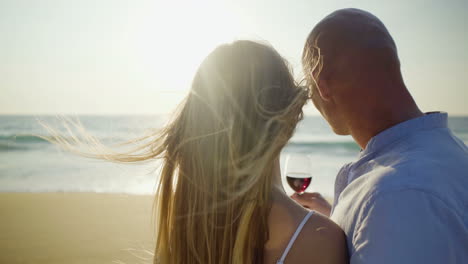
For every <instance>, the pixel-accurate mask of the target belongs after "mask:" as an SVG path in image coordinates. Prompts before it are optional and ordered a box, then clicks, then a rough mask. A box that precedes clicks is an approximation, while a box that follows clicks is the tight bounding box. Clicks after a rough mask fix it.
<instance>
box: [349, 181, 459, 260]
mask: <svg viewBox="0 0 468 264" xmlns="http://www.w3.org/2000/svg"><path fill="white" fill-rule="evenodd" d="M361 215H362V217H361V219H358V221H357V223H356V229H355V232H354V236H353V238H352V242H353V243H352V244H353V246H352V250H351V260H350V263H351V264H364V263H365V264H370V263H381V264H387V263H388V264H390V263H392V264H394V263H399V264H406V263H408V264H409V263H412V264H413V263H426V264H432V263H434V264H435V263H463V261H466V259H465V260H462V259H461V257H464V256H466V253H460V252H466V251H467V250H468V248H466V246H467V245H463V244H464V243H463V242H462V241H460V239H457V237H460V236H461V235H463V236H464V235H465V234H466V232H464V231H463V230H464V229H465V227H464V224H463V221H461V219H460V217H459V216H458V215H457V214H456V213H455V212H454V211H453V210H451V209H450V208H449V207H448V206H447V205H446V204H445V203H444V202H443V201H442V200H440V199H439V198H438V197H437V196H435V195H432V194H430V193H427V192H424V191H419V190H414V189H406V190H400V191H395V192H390V193H386V194H383V195H380V196H376V197H374V199H370V200H369V201H368V203H367V205H365V207H364V210H363V211H362V214H361ZM460 232H461V233H460ZM462 240H464V241H466V240H465V239H462ZM460 242H461V243H460Z"/></svg>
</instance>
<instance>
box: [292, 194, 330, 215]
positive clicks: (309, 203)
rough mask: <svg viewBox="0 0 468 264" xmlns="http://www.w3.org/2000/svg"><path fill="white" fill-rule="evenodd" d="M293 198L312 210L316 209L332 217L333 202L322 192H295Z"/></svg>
mask: <svg viewBox="0 0 468 264" xmlns="http://www.w3.org/2000/svg"><path fill="white" fill-rule="evenodd" d="M291 198H292V199H293V200H295V201H296V202H298V203H299V204H300V205H302V206H304V207H305V208H308V209H310V210H315V211H317V212H319V213H321V214H323V215H325V216H327V217H330V213H331V204H330V203H329V202H328V201H327V200H326V199H325V198H323V196H322V195H321V194H320V193H303V194H297V193H294V194H293V195H291Z"/></svg>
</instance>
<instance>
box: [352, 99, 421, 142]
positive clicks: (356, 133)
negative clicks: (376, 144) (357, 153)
mask: <svg viewBox="0 0 468 264" xmlns="http://www.w3.org/2000/svg"><path fill="white" fill-rule="evenodd" d="M402 109H404V111H402ZM423 115H424V113H423V112H421V111H420V110H419V108H418V107H417V106H416V105H413V106H412V107H407V108H400V109H396V110H395V111H392V112H386V113H379V112H373V113H368V116H360V117H359V118H356V119H355V120H354V122H351V124H350V134H351V136H352V137H353V138H354V140H355V141H356V143H357V144H358V145H359V146H360V147H361V148H362V149H365V148H366V146H367V143H368V142H369V141H370V140H371V139H372V138H373V137H375V136H376V135H378V134H379V133H381V132H383V131H385V130H387V129H389V128H391V127H393V126H395V125H398V124H400V123H402V122H405V121H407V120H410V119H413V118H417V117H420V116H423Z"/></svg>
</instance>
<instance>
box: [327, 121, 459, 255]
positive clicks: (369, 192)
mask: <svg viewBox="0 0 468 264" xmlns="http://www.w3.org/2000/svg"><path fill="white" fill-rule="evenodd" d="M331 218H332V219H333V220H334V221H335V222H336V223H338V224H339V225H340V226H341V228H343V230H344V231H345V233H346V235H347V242H348V248H349V253H350V258H351V264H361V263H369V264H370V263H372V264H374V263H379V264H386V263H392V264H406V263H408V264H409V263H411V264H414V263H425V264H432V263H434V264H435V263H438V264H440V263H443V264H450V263H460V264H461V263H464V264H466V263H468V148H467V147H466V145H465V144H464V143H463V142H462V141H461V140H459V139H458V138H456V137H455V136H454V135H453V133H452V132H451V131H450V129H449V128H448V127H447V114H446V113H432V114H427V115H425V116H422V117H419V118H415V119H412V120H408V121H406V122H403V123H400V124H398V125H396V126H394V127H391V128H389V129H387V130H385V131H383V132H381V133H380V134H378V135H377V136H375V137H374V138H372V139H371V140H370V141H369V143H368V144H367V146H366V149H364V150H363V151H361V153H360V155H359V159H358V161H356V162H354V163H350V164H347V165H345V166H344V167H343V168H342V169H341V171H340V172H339V173H338V176H337V179H336V183H335V205H334V206H333V212H332V216H331Z"/></svg>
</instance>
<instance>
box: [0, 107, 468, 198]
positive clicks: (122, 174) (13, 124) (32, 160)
mask: <svg viewBox="0 0 468 264" xmlns="http://www.w3.org/2000/svg"><path fill="white" fill-rule="evenodd" d="M78 118H79V120H80V121H81V122H82V124H83V126H84V127H85V128H86V129H87V131H88V132H89V133H90V134H92V135H94V136H96V137H97V138H99V139H101V140H102V141H103V142H105V143H111V144H112V143H116V142H122V141H125V140H129V139H133V138H136V137H138V136H141V135H143V134H144V133H145V132H147V131H148V130H149V129H154V128H158V127H161V126H162V125H163V124H164V123H165V121H166V118H167V117H166V116H79V117H78ZM37 119H40V120H43V121H45V122H46V123H48V124H52V125H59V124H60V123H57V122H59V121H58V119H57V118H56V117H53V116H0V192H103V193H129V194H151V193H154V189H155V188H154V187H155V182H156V179H157V177H158V176H157V175H158V173H157V168H158V167H159V166H160V162H159V161H154V162H149V163H145V164H131V165H128V164H115V163H110V162H104V161H100V160H93V159H88V158H83V157H80V156H76V155H74V154H71V153H68V152H65V151H62V150H60V149H59V148H58V147H57V146H55V145H53V144H50V143H48V142H47V141H44V140H42V139H40V138H38V137H35V136H32V135H47V133H46V131H45V130H44V129H43V128H42V127H41V126H40V125H39V123H38V122H37ZM449 126H450V127H451V128H452V129H453V131H454V133H455V134H456V135H457V136H458V137H460V138H461V139H462V140H463V141H464V142H465V144H468V117H453V118H450V119H449ZM358 152H359V147H358V146H357V145H356V144H355V143H354V141H353V140H352V138H351V137H349V136H337V135H335V134H333V132H332V131H331V129H330V128H329V126H328V124H327V123H326V122H325V121H324V120H323V119H322V118H321V117H318V116H307V117H305V119H304V120H303V121H301V123H300V124H299V126H298V128H297V129H296V133H295V134H294V136H293V138H292V139H291V141H290V143H289V144H288V145H287V146H286V148H285V149H284V150H283V151H282V155H281V164H282V166H283V165H284V161H285V157H286V156H287V155H288V154H290V153H300V154H302V155H306V156H308V157H309V158H310V162H311V171H312V176H313V179H312V184H311V186H310V187H309V189H308V191H319V192H322V193H323V194H325V195H330V196H331V195H332V194H333V183H334V180H335V177H336V174H337V172H338V171H339V169H340V168H341V166H342V165H343V164H345V163H347V162H351V161H354V160H355V159H356V157H357V154H358ZM283 179H284V185H285V188H286V190H287V192H289V193H292V190H291V189H290V188H289V186H287V184H286V181H285V177H283Z"/></svg>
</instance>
